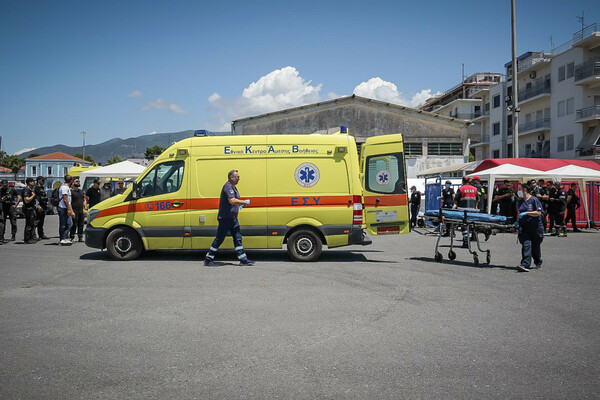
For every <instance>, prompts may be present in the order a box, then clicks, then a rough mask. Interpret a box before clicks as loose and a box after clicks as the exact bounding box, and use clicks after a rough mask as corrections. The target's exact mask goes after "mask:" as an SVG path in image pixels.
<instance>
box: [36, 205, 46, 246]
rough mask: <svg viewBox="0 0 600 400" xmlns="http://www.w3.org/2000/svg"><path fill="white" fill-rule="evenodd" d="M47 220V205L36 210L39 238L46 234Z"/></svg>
mask: <svg viewBox="0 0 600 400" xmlns="http://www.w3.org/2000/svg"><path fill="white" fill-rule="evenodd" d="M45 220H46V207H42V208H41V209H37V208H36V210H35V227H36V228H37V233H38V237H39V238H43V237H44V236H45V235H44V221H45Z"/></svg>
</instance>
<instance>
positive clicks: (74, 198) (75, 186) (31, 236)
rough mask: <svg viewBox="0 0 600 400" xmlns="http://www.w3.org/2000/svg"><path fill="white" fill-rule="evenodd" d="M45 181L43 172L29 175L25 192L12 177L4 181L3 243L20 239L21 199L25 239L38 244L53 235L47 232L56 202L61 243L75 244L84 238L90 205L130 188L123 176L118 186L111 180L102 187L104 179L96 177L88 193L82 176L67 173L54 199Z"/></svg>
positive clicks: (0, 222)
mask: <svg viewBox="0 0 600 400" xmlns="http://www.w3.org/2000/svg"><path fill="white" fill-rule="evenodd" d="M44 183H45V178H44V177H43V176H38V177H37V179H35V180H34V179H33V178H27V179H26V180H25V184H26V186H25V188H23V192H22V194H19V192H18V191H17V190H16V189H15V188H14V187H10V186H8V181H6V180H3V181H2V182H1V186H0V200H1V202H2V207H0V232H1V233H2V237H1V238H0V245H3V244H5V243H8V242H11V241H15V240H16V237H17V211H16V208H17V205H18V204H19V203H20V202H21V201H22V202H23V215H24V217H25V228H24V230H23V242H24V243H25V244H35V243H37V242H38V241H40V240H47V239H50V238H49V237H48V236H46V234H45V232H44V222H45V218H46V214H47V213H48V208H49V207H50V206H51V205H53V206H54V207H56V211H57V213H58V218H59V237H60V242H59V244H60V245H62V246H65V245H71V244H73V242H74V241H75V240H77V241H79V242H83V226H84V223H85V218H86V216H87V211H88V209H89V208H91V207H94V206H95V205H96V204H98V203H100V202H101V201H103V200H106V199H108V198H110V197H112V196H116V195H118V194H122V193H123V192H124V191H125V189H126V187H125V181H124V180H123V179H119V181H118V182H117V186H116V188H114V189H113V188H112V187H111V183H110V182H105V183H104V185H102V187H101V186H100V183H101V182H100V181H99V180H98V179H96V180H94V182H93V184H92V186H91V187H90V188H89V189H88V190H87V191H86V192H85V193H84V191H83V190H82V189H81V183H80V181H79V178H78V177H75V178H73V177H72V176H70V175H65V177H64V183H62V184H61V185H60V187H59V188H57V189H55V192H56V194H55V195H53V196H52V197H53V198H52V199H51V198H49V197H48V194H47V192H46V188H45V186H44ZM8 223H10V225H11V232H10V238H5V233H6V228H7V224H8ZM76 238H77V239H76Z"/></svg>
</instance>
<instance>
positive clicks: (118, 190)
mask: <svg viewBox="0 0 600 400" xmlns="http://www.w3.org/2000/svg"><path fill="white" fill-rule="evenodd" d="M126 189H127V188H126V187H125V181H124V180H123V179H119V182H118V183H117V187H116V188H114V189H113V191H112V193H111V194H110V196H111V197H112V196H116V195H118V194H123V192H125V190H126Z"/></svg>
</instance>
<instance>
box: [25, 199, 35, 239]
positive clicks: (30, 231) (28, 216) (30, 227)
mask: <svg viewBox="0 0 600 400" xmlns="http://www.w3.org/2000/svg"><path fill="white" fill-rule="evenodd" d="M23 213H24V214H25V230H24V233H23V240H24V241H25V242H27V241H28V240H32V239H33V238H34V237H35V235H34V233H35V232H34V229H35V210H34V209H33V207H27V208H25V209H24V210H23Z"/></svg>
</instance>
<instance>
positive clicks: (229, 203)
mask: <svg viewBox="0 0 600 400" xmlns="http://www.w3.org/2000/svg"><path fill="white" fill-rule="evenodd" d="M239 181H240V174H239V173H238V171H237V170H235V169H234V170H231V171H229V173H228V174H227V182H226V183H225V185H223V189H222V190H221V198H220V200H219V215H218V216H217V219H218V220H219V226H218V228H217V236H216V237H215V240H213V242H212V245H211V246H210V249H209V251H208V253H206V257H205V258H204V265H206V266H207V267H216V266H217V264H216V263H215V262H214V260H215V254H216V253H217V250H218V249H219V246H221V244H222V243H223V240H225V237H226V236H227V234H228V233H231V236H232V238H233V245H234V247H235V252H236V253H237V258H238V259H239V260H240V265H242V266H250V265H254V261H250V260H248V257H247V256H246V253H245V252H244V247H243V246H242V234H241V233H240V224H239V222H238V218H237V217H238V212H239V210H240V208H241V207H243V206H244V205H246V204H250V200H249V199H248V200H241V199H240V194H239V192H238V190H237V188H236V187H235V186H236V185H237V184H238V182H239Z"/></svg>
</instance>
